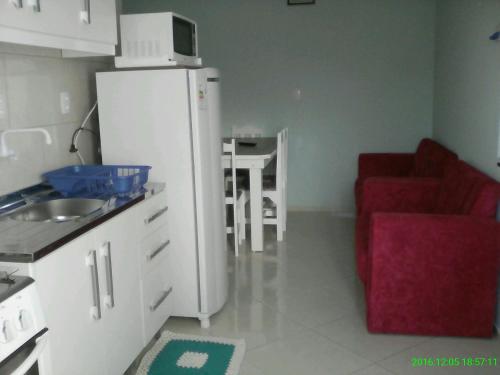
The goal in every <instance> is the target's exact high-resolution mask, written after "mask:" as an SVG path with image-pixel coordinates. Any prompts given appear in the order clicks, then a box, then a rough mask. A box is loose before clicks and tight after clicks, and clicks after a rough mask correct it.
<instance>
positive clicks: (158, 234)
mask: <svg viewBox="0 0 500 375" xmlns="http://www.w3.org/2000/svg"><path fill="white" fill-rule="evenodd" d="M171 246H172V244H171V243H170V237H169V233H168V206H167V195H166V191H162V192H158V193H157V194H155V195H153V196H152V197H150V198H148V199H146V200H145V201H142V202H139V203H137V204H135V205H134V206H132V207H130V208H128V209H127V210H125V211H123V212H121V213H119V214H117V215H116V216H114V217H113V218H111V219H109V220H107V221H105V222H104V223H102V224H100V225H98V226H96V227H95V228H93V229H91V230H90V231H88V232H86V233H85V234H83V235H80V236H79V237H77V238H76V239H74V240H73V241H71V242H69V243H67V244H65V245H63V246H62V247H60V248H58V249H56V250H54V251H53V252H51V253H50V254H48V255H46V256H44V257H42V258H41V259H39V260H37V261H36V262H34V263H1V265H2V266H8V267H15V268H19V269H20V271H19V274H23V275H28V276H31V277H33V278H34V279H35V283H36V286H37V290H38V292H39V294H40V302H41V304H42V309H43V312H44V315H45V318H46V321H47V327H48V329H49V342H48V347H47V350H46V351H45V352H44V353H43V354H42V358H41V360H40V364H39V365H40V367H41V368H42V370H43V372H42V373H44V374H50V375H67V374H71V375H94V374H95V375H119V374H123V373H124V372H125V370H126V369H127V368H128V367H129V366H130V364H131V363H132V362H133V361H134V360H135V358H136V357H137V356H138V355H139V353H140V352H141V350H142V349H143V348H144V347H145V345H146V344H147V343H149V341H150V340H151V338H152V337H153V336H154V334H155V333H156V332H158V330H159V329H160V328H161V327H162V325H163V324H164V323H165V321H166V320H167V319H168V317H169V316H170V315H171V313H172V303H173V298H172V295H173V293H174V290H175V285H174V279H173V277H172V272H171V267H172V258H171V256H170V255H171Z"/></svg>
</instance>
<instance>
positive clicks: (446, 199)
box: [434, 160, 500, 217]
mask: <svg viewBox="0 0 500 375" xmlns="http://www.w3.org/2000/svg"><path fill="white" fill-rule="evenodd" d="M499 199H500V184H499V183H498V182H496V181H495V180H493V179H492V178H491V177H489V176H487V175H486V174H484V173H482V172H480V171H478V170H477V169H475V168H473V167H471V166H470V165H469V164H467V163H465V162H464V161H461V160H460V161H455V162H454V163H451V164H449V165H448V167H447V168H446V171H445V175H444V178H443V180H442V183H441V189H440V192H439V195H438V199H437V203H436V206H435V209H434V212H435V213H439V214H456V215H473V216H482V217H494V216H495V213H496V207H497V202H498V200H499Z"/></svg>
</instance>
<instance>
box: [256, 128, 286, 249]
mask: <svg viewBox="0 0 500 375" xmlns="http://www.w3.org/2000/svg"><path fill="white" fill-rule="evenodd" d="M275 165H276V167H275V173H274V175H267V176H265V178H264V180H263V190H262V197H263V198H264V199H265V198H268V199H269V200H270V201H271V202H272V207H269V206H267V207H266V206H265V208H264V212H263V215H264V218H263V221H264V225H276V233H277V238H278V241H283V232H285V231H286V219H287V185H288V177H287V174H288V129H287V128H285V129H283V130H281V131H280V132H279V133H278V136H277V153H276V164H275Z"/></svg>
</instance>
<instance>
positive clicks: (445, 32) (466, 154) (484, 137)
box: [434, 0, 500, 179]
mask: <svg viewBox="0 0 500 375" xmlns="http://www.w3.org/2000/svg"><path fill="white" fill-rule="evenodd" d="M499 26H500V1H497V0H439V1H438V6H437V33H436V51H437V54H436V84H435V87H436V91H435V105H434V108H435V113H434V137H435V138H436V139H437V140H438V141H440V142H442V143H443V144H445V145H447V146H448V147H450V148H451V149H453V150H454V151H456V152H457V153H458V155H459V156H460V157H461V158H462V159H464V160H465V161H467V162H469V163H471V164H472V165H474V166H476V167H477V168H479V169H481V170H483V171H485V172H486V173H489V174H490V175H491V176H492V177H495V178H496V179H500V168H498V167H497V165H496V162H497V148H498V139H499V134H498V127H499V123H500V116H499V114H500V42H492V41H490V40H488V37H489V36H490V35H491V34H492V33H493V32H494V31H496V30H498V27H499Z"/></svg>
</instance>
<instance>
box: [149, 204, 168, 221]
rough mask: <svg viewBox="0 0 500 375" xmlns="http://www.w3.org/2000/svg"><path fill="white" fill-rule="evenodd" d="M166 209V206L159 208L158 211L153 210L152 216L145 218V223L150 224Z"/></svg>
mask: <svg viewBox="0 0 500 375" xmlns="http://www.w3.org/2000/svg"><path fill="white" fill-rule="evenodd" d="M167 211H168V207H163V208H162V209H161V210H159V211H158V212H155V213H154V214H153V215H152V216H150V217H149V218H147V219H145V220H144V222H145V223H146V224H151V223H152V222H153V221H155V220H156V219H158V218H159V217H160V216H161V215H163V214H164V213H165V212H167Z"/></svg>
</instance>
